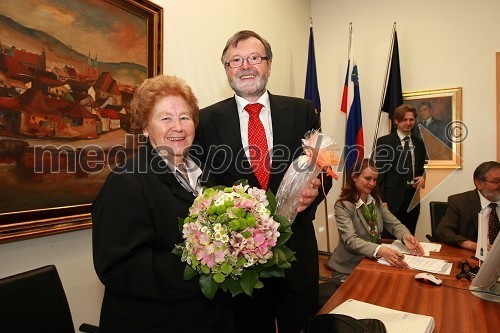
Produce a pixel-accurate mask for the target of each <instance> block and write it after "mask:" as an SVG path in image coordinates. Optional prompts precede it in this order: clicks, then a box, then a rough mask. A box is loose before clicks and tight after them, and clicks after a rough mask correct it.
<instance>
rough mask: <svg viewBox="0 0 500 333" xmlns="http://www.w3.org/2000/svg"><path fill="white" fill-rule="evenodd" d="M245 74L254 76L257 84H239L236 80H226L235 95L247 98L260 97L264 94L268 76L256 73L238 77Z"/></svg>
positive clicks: (253, 82)
mask: <svg viewBox="0 0 500 333" xmlns="http://www.w3.org/2000/svg"><path fill="white" fill-rule="evenodd" d="M246 74H252V75H255V77H256V78H257V84H255V81H252V82H249V83H246V84H245V82H241V80H239V79H238V78H229V77H228V78H227V81H228V82H229V85H230V86H231V88H232V89H233V90H234V92H235V93H236V95H238V96H240V97H243V98H247V97H260V96H262V95H263V94H264V92H265V91H266V86H267V80H268V78H269V76H268V75H267V74H265V75H259V74H258V73H253V72H251V73H242V74H239V75H238V76H242V75H246Z"/></svg>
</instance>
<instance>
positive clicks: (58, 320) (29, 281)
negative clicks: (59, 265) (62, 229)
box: [0, 265, 75, 333]
mask: <svg viewBox="0 0 500 333" xmlns="http://www.w3.org/2000/svg"><path fill="white" fill-rule="evenodd" d="M0 332H6V333H10V332H16V333H18V332H51V333H75V329H74V326H73V320H72V318H71V312H70V308H69V305H68V300H67V299H66V294H65V293H64V289H63V286H62V283H61V280H60V278H59V274H58V273H57V269H56V267H55V266H54V265H49V266H44V267H40V268H37V269H34V270H31V271H27V272H24V273H20V274H16V275H13V276H9V277H5V278H3V279H0Z"/></svg>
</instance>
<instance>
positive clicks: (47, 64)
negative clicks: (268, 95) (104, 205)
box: [0, 0, 163, 244]
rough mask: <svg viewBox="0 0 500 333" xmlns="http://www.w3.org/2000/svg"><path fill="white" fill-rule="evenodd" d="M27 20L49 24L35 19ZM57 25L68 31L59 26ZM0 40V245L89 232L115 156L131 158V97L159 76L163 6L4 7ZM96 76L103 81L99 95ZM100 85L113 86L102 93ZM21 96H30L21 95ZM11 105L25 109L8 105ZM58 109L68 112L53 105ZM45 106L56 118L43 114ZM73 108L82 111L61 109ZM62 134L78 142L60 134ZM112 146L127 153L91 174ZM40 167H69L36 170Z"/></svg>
mask: <svg viewBox="0 0 500 333" xmlns="http://www.w3.org/2000/svg"><path fill="white" fill-rule="evenodd" d="M40 11H43V13H41V12H40ZM32 14H33V15H35V14H42V15H45V17H46V18H48V19H47V20H46V21H43V22H41V21H42V19H43V18H41V19H40V20H38V19H36V18H35V16H32ZM58 20H61V23H65V24H66V26H65V29H56V27H57V23H59V22H57V21H58ZM32 23H33V24H32ZM35 23H36V24H35ZM72 29H74V31H73V30H72ZM87 33H89V34H91V36H90V38H89V40H88V41H87V40H86V39H85V38H84V37H85V36H84V35H86V34H87ZM0 40H1V45H0V57H1V59H0V63H2V64H4V65H5V64H7V65H5V66H7V69H5V68H6V67H5V66H4V67H3V69H2V70H1V71H0V75H1V76H0V92H1V94H0V187H1V188H2V192H3V193H2V194H1V195H0V206H1V207H0V244H1V243H7V242H12V241H18V240H24V239H29V238H35V237H41V236H47V235H52V234H59V233H64V232H68V231H74V230H81V229H86V228H90V227H91V226H92V221H91V216H90V210H91V202H92V200H93V198H94V197H95V195H96V194H97V193H98V190H99V188H100V186H101V185H102V183H103V181H104V179H105V176H106V174H107V173H109V170H110V169H111V168H112V166H113V165H114V164H116V163H118V162H119V159H120V158H121V159H123V156H124V155H120V154H122V153H123V154H128V153H130V151H131V149H129V147H128V144H127V143H125V144H124V146H122V145H123V142H129V141H130V140H129V138H130V137H129V136H128V135H127V134H122V132H123V133H126V130H127V127H126V126H125V125H126V124H127V115H126V109H127V108H128V105H129V104H128V103H129V102H130V99H131V96H132V95H133V91H134V90H135V87H136V86H138V85H139V84H140V83H141V82H142V81H143V80H144V79H145V78H148V77H153V76H155V75H158V74H161V73H162V68H163V8H162V7H160V6H158V5H157V4H155V3H153V2H151V1H148V0H66V1H64V2H57V3H55V2H53V1H48V0H3V2H2V6H1V8H0ZM127 41H129V42H127ZM122 47H123V48H122ZM113 52H121V53H113ZM7 57H10V58H8V59H7V61H6V58H7ZM26 59H28V60H26ZM29 59H35V60H36V61H38V63H37V62H30V60H29ZM37 59H38V60H37ZM82 59H83V61H82ZM13 64H14V65H13ZM0 67H1V66H0ZM100 74H104V75H105V79H103V80H107V82H108V83H103V84H102V85H101V86H100V87H99V89H100V91H97V89H98V88H97V87H96V85H97V82H99V81H101V82H102V81H103V80H101V76H100ZM30 76H31V79H30ZM71 80H72V81H71ZM75 81H77V82H76V83H75ZM61 82H62V83H64V85H63V84H59V83H61ZM109 82H110V84H109ZM113 82H114V83H113ZM106 84H107V85H108V86H113V87H114V90H111V88H110V89H109V90H108V91H109V94H108V95H106V94H105V92H106V91H105V90H104V89H105V88H103V87H105V86H106ZM54 85H57V86H55V87H54ZM77 86H80V87H86V88H85V89H89V90H88V91H89V92H88V95H86V93H87V90H84V92H82V91H77V88H74V89H73V87H77ZM89 87H90V88H89ZM71 89H73V91H74V92H75V93H74V94H73V95H71V94H70V92H71ZM35 90H37V91H35ZM117 90H119V92H120V93H117ZM25 93H28V95H27V96H28V97H22V95H23V94H25ZM66 95H68V96H66ZM103 95H104V96H103ZM25 96H26V95H25ZM32 96H35V97H36V98H33V97H32ZM110 96H111V97H110ZM23 98H24V99H23ZM16 99H19V100H23V102H19V103H14V102H15V101H16ZM103 100H104V101H105V102H104V103H103V102H102V101H103ZM47 101H48V102H47ZM85 101H86V102H85ZM37 103H38V104H37ZM64 103H66V105H70V106H69V107H68V106H67V107H66V109H63V108H62V107H61V108H58V107H59V106H61V105H63V104H64ZM42 104H43V105H42ZM26 105H28V107H26ZM28 108H29V109H28ZM43 108H45V109H46V110H47V111H50V112H52V114H49V113H45V114H44V113H42V111H39V110H42V109H43ZM70 109H71V110H78V111H76V112H75V111H71V113H70V111H66V110H70ZM110 110H111V111H110ZM35 112H38V113H37V114H35ZM109 112H111V114H112V115H113V114H114V117H112V116H110V115H109V114H110V113H109ZM113 112H114V113H113ZM44 117H45V121H44ZM53 118H54V119H53ZM117 118H119V119H117ZM26 119H28V121H30V123H27V121H26ZM128 119H129V118H128ZM118 120H119V121H120V123H119V125H116V124H117V122H118ZM50 122H51V123H52V125H50V124H49V126H47V123H50ZM72 122H73V123H72ZM54 124H55V125H54ZM124 124H125V125H124ZM128 124H129V120H128ZM42 125H43V126H45V127H43V129H44V130H45V132H44V133H43V135H42V134H40V133H41V129H42ZM23 126H24V127H23ZM27 126H32V127H31V128H29V130H30V131H32V132H29V131H27V130H26V128H27ZM50 126H52V127H50ZM83 127H85V131H86V132H85V135H87V134H88V133H89V131H92V128H93V133H91V135H87V136H86V137H84V136H83V134H82V133H84V132H83V130H81V128H83ZM47 128H49V129H50V131H49V130H47ZM96 128H97V129H96ZM64 130H66V132H64V133H72V134H71V135H75V134H74V133H75V132H76V133H79V136H78V137H76V136H74V137H69V135H68V134H59V133H63V131H64ZM79 130H80V132H78V131H79ZM36 131H38V132H36ZM58 131H59V132H58ZM118 133H119V135H118ZM64 135H66V137H65V136H64ZM110 136H112V138H113V140H115V142H113V141H112V140H111V139H110ZM118 140H121V141H120V143H118V144H117V143H116V141H118ZM33 142H36V144H33ZM77 142H78V143H80V142H84V143H83V144H84V145H85V148H79V147H78V146H77V145H76V144H77ZM132 146H133V145H132ZM39 147H42V148H43V151H42V153H41V154H39V153H40V151H38V153H37V148H39ZM47 147H54V148H51V149H52V153H53V155H46V154H45V153H47V152H48V151H49V148H47ZM67 147H70V149H68V150H63V148H64V149H66V148H67ZM77 147H78V148H77ZM89 147H90V148H89ZM116 147H118V149H117V150H120V149H122V148H123V149H122V151H119V152H117V153H116V155H115V156H116V157H117V159H116V160H113V161H110V160H106V165H105V168H102V169H101V171H100V173H99V176H98V177H97V176H96V177H94V176H93V175H94V174H98V173H97V172H96V173H93V170H92V168H94V167H95V166H98V165H99V163H98V162H97V160H98V159H99V158H101V157H102V156H100V155H99V153H102V151H103V149H104V152H106V153H107V155H106V157H108V156H109V155H110V152H112V151H113V149H114V148H116ZM87 148H89V149H87ZM49 153H50V152H49ZM40 156H41V157H40ZM46 156H51V157H50V158H51V160H49V161H47V158H46ZM54 156H55V157H54ZM37 158H38V160H37ZM78 158H85V160H84V162H85V163H86V164H85V165H84V166H86V167H87V170H89V171H85V170H83V173H82V169H81V168H78V167H81V164H79V165H78V167H77V168H76V170H69V169H70V166H72V165H71V163H69V162H70V161H74V160H75V159H78ZM46 162H48V163H52V164H50V166H51V167H53V166H54V165H56V167H59V166H60V165H62V166H63V167H64V166H66V169H61V171H59V170H57V171H52V170H51V171H50V172H46V173H43V172H45V171H46V170H43V172H39V171H38V170H35V169H37V168H38V167H39V166H40V165H41V164H43V165H42V166H45V165H46ZM79 162H81V160H79ZM75 164H76V163H75ZM37 172H38V173H37ZM89 175H91V176H89ZM75 178H76V179H77V180H78V183H77V184H78V185H74V184H75V183H76V181H75V180H74V179H75ZM55 191H58V192H57V193H56V194H57V195H55V194H54V193H55ZM78 192H79V193H78ZM77 195H79V196H77ZM2 202H3V203H2Z"/></svg>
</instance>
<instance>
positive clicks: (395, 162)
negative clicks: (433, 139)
mask: <svg viewBox="0 0 500 333" xmlns="http://www.w3.org/2000/svg"><path fill="white" fill-rule="evenodd" d="M411 141H412V143H413V146H414V148H415V150H414V155H415V176H422V175H423V174H424V163H425V160H426V158H427V153H426V150H425V145H424V142H423V141H422V139H419V138H417V137H416V136H414V135H411ZM402 153H403V146H402V145H401V140H400V139H399V136H398V134H397V132H393V133H391V134H388V135H384V136H382V137H380V138H378V140H377V145H376V147H375V160H376V164H377V168H378V170H379V175H378V181H377V186H378V188H379V191H380V197H381V199H382V201H383V202H387V204H388V206H389V210H390V211H391V212H397V211H398V210H399V209H400V208H401V205H402V203H403V199H404V196H405V191H406V190H407V185H406V180H407V179H406V176H405V174H404V173H403V172H402V169H403V166H402V165H403V158H402Z"/></svg>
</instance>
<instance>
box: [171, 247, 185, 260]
mask: <svg viewBox="0 0 500 333" xmlns="http://www.w3.org/2000/svg"><path fill="white" fill-rule="evenodd" d="M182 252H183V250H182V244H177V245H176V246H175V247H174V248H173V249H172V253H173V254H175V255H178V256H179V257H181V256H182Z"/></svg>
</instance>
